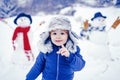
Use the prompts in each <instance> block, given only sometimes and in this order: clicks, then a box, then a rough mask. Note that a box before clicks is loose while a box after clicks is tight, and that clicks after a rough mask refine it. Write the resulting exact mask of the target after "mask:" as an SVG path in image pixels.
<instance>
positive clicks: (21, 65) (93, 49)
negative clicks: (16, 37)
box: [0, 5, 120, 80]
mask: <svg viewBox="0 0 120 80" xmlns="http://www.w3.org/2000/svg"><path fill="white" fill-rule="evenodd" d="M74 9H75V10H76V12H75V14H74V15H73V16H67V17H68V18H69V19H70V20H71V24H72V30H73V31H75V32H76V33H77V34H78V35H79V34H80V29H81V27H82V26H83V25H82V21H84V20H86V19H88V20H89V22H91V21H90V19H91V18H92V17H93V15H94V14H95V12H98V11H100V12H101V13H102V14H103V15H105V16H107V19H106V24H107V35H108V42H109V44H107V45H105V44H104V41H103V42H102V43H103V44H102V43H101V44H97V43H95V42H94V41H89V40H79V43H78V45H79V46H80V48H81V55H82V56H83V58H84V59H85V61H86V65H85V67H84V68H83V70H81V71H78V72H75V77H74V80H120V76H119V74H120V69H119V68H120V64H119V63H120V37H118V36H119V35H120V25H118V27H117V28H116V29H113V28H111V25H112V24H113V22H114V21H115V20H116V18H117V17H118V16H120V9H119V8H115V7H107V8H90V7H80V6H77V5H76V6H75V7H74ZM68 11H69V9H66V10H63V11H62V13H61V14H64V13H67V12H68ZM53 16H55V15H46V14H44V13H43V14H42V16H41V15H36V16H32V19H33V23H32V24H31V32H30V34H29V35H30V42H31V44H32V51H33V53H34V55H35V58H36V57H37V55H38V53H39V51H38V49H37V46H36V44H37V41H38V39H39V34H40V33H41V32H43V31H46V27H47V25H48V23H49V20H50V18H51V17H53ZM14 19H15V17H10V18H6V19H4V20H1V21H0V26H1V27H0V42H1V45H0V72H1V73H0V79H1V80H25V76H26V74H27V73H28V71H29V70H30V68H31V67H32V65H33V64H34V62H28V61H26V57H25V55H24V54H22V52H21V51H16V53H17V54H14V53H15V52H14V51H13V47H12V40H11V38H12V35H13V32H14V29H15V27H16V25H15V24H14V23H13V21H14ZM4 21H5V22H4ZM42 21H45V23H44V24H43V25H41V26H40V25H39V23H40V22H42ZM103 39H104V37H103ZM96 41H97V42H101V41H102V40H97V39H96ZM105 55H107V56H105ZM106 58H108V59H109V60H107V59H106ZM40 79H41V75H40V76H39V77H38V78H37V79H36V80H40Z"/></svg>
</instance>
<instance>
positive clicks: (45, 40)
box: [37, 32, 53, 54]
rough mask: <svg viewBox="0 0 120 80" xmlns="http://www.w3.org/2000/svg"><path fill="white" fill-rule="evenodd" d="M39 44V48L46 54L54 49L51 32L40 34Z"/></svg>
mask: <svg viewBox="0 0 120 80" xmlns="http://www.w3.org/2000/svg"><path fill="white" fill-rule="evenodd" d="M37 46H38V50H39V51H41V52H43V53H45V54H46V53H47V52H51V51H52V50H53V49H52V43H51V41H50V40H49V32H43V33H42V34H40V39H39V41H38V45H37Z"/></svg>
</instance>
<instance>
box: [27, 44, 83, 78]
mask: <svg viewBox="0 0 120 80" xmlns="http://www.w3.org/2000/svg"><path fill="white" fill-rule="evenodd" d="M59 48H60V47H58V46H53V49H54V50H53V51H52V52H51V53H47V54H44V53H42V52H40V54H39V55H38V57H37V59H36V62H35V64H34V66H33V67H32V68H31V70H30V72H29V73H28V74H27V76H26V80H35V79H36V78H37V77H38V76H39V74H40V73H42V80H73V77H74V71H80V70H81V69H82V68H83V67H84V65H85V61H84V60H83V58H82V56H81V55H80V48H79V47H78V46H77V52H76V53H71V52H70V57H68V58H67V57H65V56H61V55H60V54H57V51H58V50H59Z"/></svg>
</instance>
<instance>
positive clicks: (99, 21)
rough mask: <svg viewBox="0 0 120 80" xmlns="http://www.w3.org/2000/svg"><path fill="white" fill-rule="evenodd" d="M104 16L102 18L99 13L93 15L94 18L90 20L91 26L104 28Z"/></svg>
mask: <svg viewBox="0 0 120 80" xmlns="http://www.w3.org/2000/svg"><path fill="white" fill-rule="evenodd" d="M105 19H106V16H103V15H102V14H101V12H97V13H95V15H94V17H93V18H92V19H91V21H92V25H93V26H94V27H103V26H106V20H105Z"/></svg>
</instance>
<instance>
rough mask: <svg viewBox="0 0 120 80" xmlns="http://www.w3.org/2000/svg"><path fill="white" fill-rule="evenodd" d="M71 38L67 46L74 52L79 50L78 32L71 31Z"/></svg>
mask: <svg viewBox="0 0 120 80" xmlns="http://www.w3.org/2000/svg"><path fill="white" fill-rule="evenodd" d="M69 38H70V39H68V41H67V43H66V48H67V49H68V50H69V51H70V52H72V53H75V52H76V51H77V47H76V46H77V43H78V42H77V39H78V38H79V37H78V36H77V34H75V33H74V32H71V31H69Z"/></svg>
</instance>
